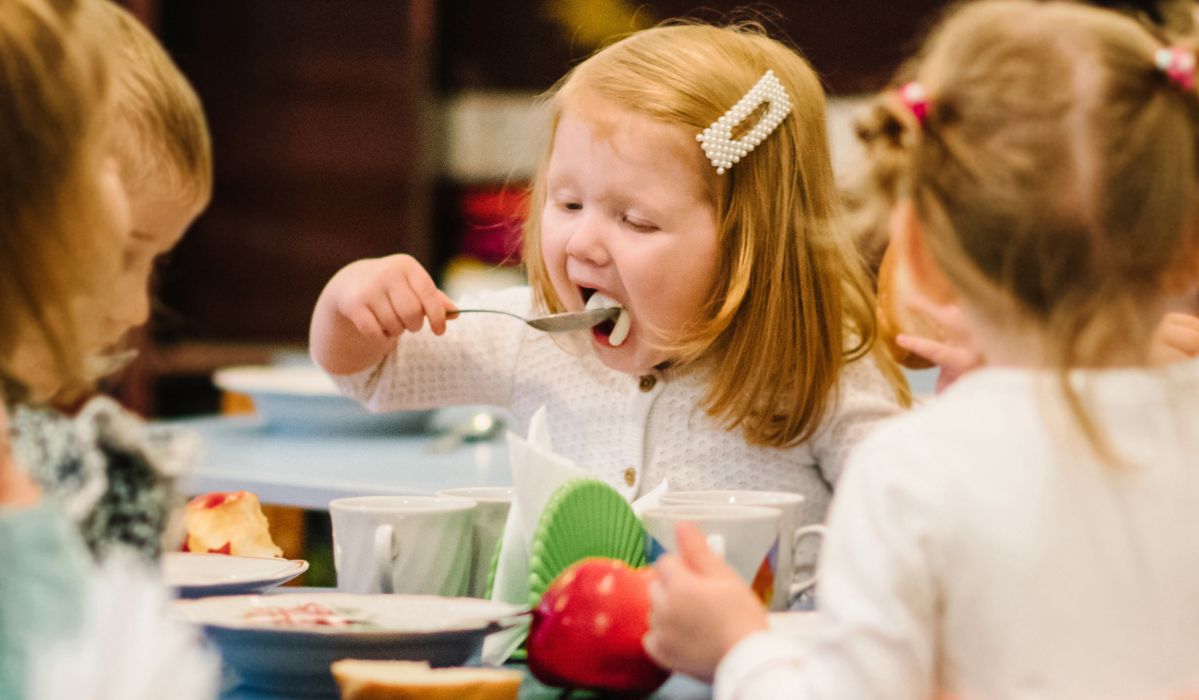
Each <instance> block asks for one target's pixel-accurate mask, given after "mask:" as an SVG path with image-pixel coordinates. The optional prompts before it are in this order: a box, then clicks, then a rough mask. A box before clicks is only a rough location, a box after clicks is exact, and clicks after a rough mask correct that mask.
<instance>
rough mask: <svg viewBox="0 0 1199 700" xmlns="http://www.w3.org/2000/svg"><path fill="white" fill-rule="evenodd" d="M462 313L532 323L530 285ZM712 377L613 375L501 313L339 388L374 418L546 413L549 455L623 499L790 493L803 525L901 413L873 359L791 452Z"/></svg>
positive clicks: (407, 346)
mask: <svg viewBox="0 0 1199 700" xmlns="http://www.w3.org/2000/svg"><path fill="white" fill-rule="evenodd" d="M459 305H460V306H461V307H462V308H491V309H500V310H504V311H509V312H511V313H515V314H518V315H522V316H529V315H530V314H532V313H534V312H533V302H532V297H531V294H530V291H529V289H528V287H515V288H511V289H506V290H503V291H500V292H485V293H479V294H477V295H474V296H473V297H471V298H464V299H462V300H461V301H460V303H459ZM706 378H707V373H705V372H703V371H701V370H696V369H691V370H666V371H654V372H652V373H650V374H646V375H643V376H633V375H629V374H625V373H622V372H617V371H614V370H611V369H608V368H607V367H605V366H604V365H603V364H601V363H600V362H599V360H598V359H597V358H596V357H595V355H594V354H593V353H592V352H591V351H590V350H589V349H587V348H586V347H585V346H582V345H581V344H580V343H578V342H574V343H572V342H571V341H570V340H563V339H562V338H561V337H560V336H559V337H554V336H551V335H549V334H545V333H542V332H540V331H536V330H532V329H530V328H528V327H527V326H525V325H524V324H522V323H520V322H519V321H517V320H515V319H511V318H506V317H503V316H498V315H495V314H464V315H462V316H461V317H460V318H458V319H456V320H454V321H452V322H450V323H449V324H448V329H447V331H446V333H445V334H444V335H443V336H440V337H438V336H435V335H433V333H432V332H430V331H429V330H428V329H427V328H426V329H424V330H422V331H421V332H419V333H415V334H405V335H404V336H403V337H402V338H401V339H400V341H399V344H398V345H397V348H396V350H395V352H393V353H391V354H390V355H388V356H387V357H385V358H384V359H383V360H382V361H381V362H380V363H379V364H378V365H376V366H374V367H371V368H368V369H366V370H363V371H361V372H359V373H356V374H353V375H347V376H340V377H334V380H335V381H336V382H337V384H338V386H339V387H340V388H341V390H342V391H343V392H344V393H346V394H348V395H350V396H353V397H354V398H356V399H358V400H359V401H361V402H362V403H364V404H366V406H368V407H369V408H370V409H371V410H374V411H396V410H408V409H417V408H439V407H444V406H452V405H459V404H492V405H497V406H503V407H505V408H507V409H509V410H510V411H511V412H512V413H513V414H514V415H515V416H516V418H517V420H518V421H519V423H520V425H518V426H513V429H514V430H517V431H518V432H521V433H522V434H523V433H524V432H525V431H526V430H527V427H528V421H529V419H530V418H531V417H532V415H533V413H534V412H535V411H536V410H537V409H538V408H540V407H541V406H545V407H547V409H548V417H549V424H550V434H551V435H552V439H553V447H554V451H555V452H557V453H559V454H561V455H563V456H565V457H568V458H570V459H572V460H574V461H575V462H576V463H577V464H579V465H580V466H582V467H584V468H586V469H588V470H590V471H591V472H592V473H594V474H595V475H596V476H597V477H598V478H600V479H603V480H604V481H605V482H607V483H609V484H611V485H612V486H613V487H615V488H617V489H618V490H619V491H620V492H621V493H622V494H624V496H625V497H626V498H629V499H632V498H635V497H636V496H637V495H638V494H640V493H643V492H645V491H647V490H649V489H652V488H653V487H654V486H656V485H657V484H659V483H660V482H661V481H662V480H663V479H666V480H667V481H668V484H669V488H670V490H672V491H674V490H691V489H756V490H770V491H788V492H792V493H799V494H802V495H803V496H804V497H805V499H806V500H805V502H804V506H803V512H802V514H801V520H802V522H801V524H807V523H813V522H820V521H822V520H823V519H824V514H825V511H826V510H827V508H828V502H829V498H830V496H831V492H832V487H833V484H835V483H836V481H837V478H838V476H839V475H840V473H841V467H842V465H843V464H844V462H845V459H846V457H847V455H848V453H849V450H850V448H851V447H852V446H853V445H854V444H855V443H857V442H858V441H859V440H860V439H861V438H862V437H863V436H864V435H865V434H866V432H867V431H868V430H869V429H870V428H871V427H872V426H873V425H874V424H875V423H877V422H878V421H879V420H881V419H883V418H886V417H888V416H892V415H895V414H896V413H898V412H899V411H900V407H899V405H898V403H897V401H896V398H895V395H894V391H893V389H892V388H891V386H890V385H889V384H888V382H887V381H886V379H885V378H884V377H883V375H882V373H881V372H880V371H879V369H878V367H877V366H876V365H875V364H874V363H873V361H872V360H869V359H866V360H862V361H859V362H854V363H852V364H851V365H849V366H848V367H847V368H846V369H845V371H844V372H843V374H842V378H841V382H840V387H839V391H838V396H837V402H836V404H835V406H834V407H832V410H830V411H829V412H828V413H827V414H826V417H825V419H824V422H823V423H822V425H821V426H820V428H819V430H818V431H817V432H816V434H815V436H814V437H813V438H812V439H810V440H808V441H807V442H805V443H803V444H800V445H797V446H795V447H790V448H785V449H779V448H773V447H761V446H755V445H750V444H749V443H747V442H746V440H745V438H744V436H743V435H742V433H741V431H740V429H737V430H732V431H730V430H728V429H726V428H724V427H722V426H721V425H720V422H719V421H718V420H717V419H716V418H714V417H712V416H710V415H708V414H707V413H706V412H705V411H704V410H703V408H702V407H701V405H700V402H701V400H702V398H703V396H704V393H705V389H706V385H705V380H706ZM806 542H811V538H809V539H808V540H807V541H806ZM815 552H816V546H815V543H814V542H812V543H811V545H810V546H809V547H808V548H807V552H806V553H805V554H804V556H802V557H800V561H798V562H797V563H799V564H801V565H802V564H809V565H810V564H811V563H812V558H813V557H814V556H815ZM801 568H803V567H802V566H801Z"/></svg>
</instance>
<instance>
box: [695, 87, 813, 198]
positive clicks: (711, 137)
mask: <svg viewBox="0 0 1199 700" xmlns="http://www.w3.org/2000/svg"><path fill="white" fill-rule="evenodd" d="M764 103H765V104H768V105H769V106H768V107H767V109H766V114H763V115H762V118H761V119H759V120H758V123H757V124H754V125H753V127H752V128H750V130H749V131H747V132H745V133H744V134H742V135H741V138H738V139H734V138H733V127H735V126H737V125H738V124H740V123H741V122H742V121H744V120H745V118H746V117H748V116H749V115H751V114H753V112H754V110H756V109H757V108H758V107H760V106H762V104H764ZM790 113H791V97H790V96H789V95H787V90H786V89H785V88H784V87H783V84H782V83H780V82H779V79H778V78H776V77H775V75H774V71H772V70H768V71H766V73H765V74H763V75H762V77H761V78H760V79H759V80H758V82H757V83H755V84H754V86H753V87H752V88H750V89H749V92H747V93H745V95H744V96H743V97H742V98H741V99H740V100H737V104H735V105H733V108H732V109H730V110H729V111H727V112H725V113H724V114H723V115H722V116H721V117H720V118H719V119H717V120H716V121H714V122H712V125H711V126H709V127H708V128H707V129H704V130H703V132H702V133H700V134H697V135H696V136H695V140H696V141H699V142H700V144H701V145H702V147H703V149H704V155H705V156H707V157H708V160H710V161H712V165H713V167H715V168H716V174H717V175H724V173H725V171H726V170H728V169H729V168H731V167H733V163H736V162H737V161H739V160H741V159H742V158H744V157H745V156H746V155H747V154H748V153H749V152H750V151H752V150H754V148H755V147H757V145H758V144H759V143H762V141H763V140H764V139H765V138H766V137H767V136H770V134H771V133H772V132H773V131H774V130H775V129H776V128H777V127H778V125H779V124H780V123H781V122H782V121H783V120H784V119H786V118H787V115H788V114H790Z"/></svg>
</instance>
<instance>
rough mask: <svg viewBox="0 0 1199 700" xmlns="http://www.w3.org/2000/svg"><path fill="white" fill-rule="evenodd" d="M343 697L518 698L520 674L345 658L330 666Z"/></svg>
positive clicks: (366, 699)
mask: <svg viewBox="0 0 1199 700" xmlns="http://www.w3.org/2000/svg"><path fill="white" fill-rule="evenodd" d="M329 668H330V670H331V671H332V672H333V677H334V678H336V679H337V685H338V686H339V687H340V688H341V697H342V700H410V699H413V700H416V699H420V700H516V697H517V693H518V692H519V690H520V681H521V673H520V672H519V671H511V670H507V669H498V668H430V667H429V664H428V663H426V662H424V661H360V660H358V659H344V660H342V661H334V662H333V664H332V665H331V666H330V667H329Z"/></svg>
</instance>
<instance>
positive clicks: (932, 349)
mask: <svg viewBox="0 0 1199 700" xmlns="http://www.w3.org/2000/svg"><path fill="white" fill-rule="evenodd" d="M895 344H896V345H898V346H899V347H901V348H903V349H904V350H908V351H909V352H914V353H916V354H917V355H920V356H921V357H923V358H925V359H926V360H928V361H929V362H932V363H933V364H935V365H938V366H939V367H941V368H942V369H945V370H948V371H950V372H951V373H952V374H953V375H954V376H957V375H961V374H964V373H965V372H967V371H969V370H971V369H973V368H975V367H977V366H979V365H981V364H982V357H981V356H980V355H979V354H978V353H976V352H975V351H974V350H973V349H971V348H967V347H961V346H955V345H951V344H949V343H942V342H940V341H937V340H932V339H931V338H921V337H920V336H915V335H907V334H906V333H900V334H899V335H897V336H895Z"/></svg>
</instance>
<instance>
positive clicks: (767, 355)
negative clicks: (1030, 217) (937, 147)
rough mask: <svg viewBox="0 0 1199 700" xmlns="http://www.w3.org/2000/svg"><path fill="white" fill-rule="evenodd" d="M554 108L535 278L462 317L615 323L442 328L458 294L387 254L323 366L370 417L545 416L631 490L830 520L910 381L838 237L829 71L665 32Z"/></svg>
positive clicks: (581, 76)
mask: <svg viewBox="0 0 1199 700" xmlns="http://www.w3.org/2000/svg"><path fill="white" fill-rule="evenodd" d="M548 104H549V107H550V110H551V112H552V123H551V137H550V140H549V145H548V148H547V151H546V153H545V155H544V157H543V159H542V162H541V164H540V166H539V169H538V171H537V175H536V177H535V180H534V183H533V187H532V196H531V203H530V215H529V217H528V219H527V222H526V225H525V249H524V254H525V261H526V264H527V265H528V267H529V286H528V287H519V288H513V289H508V290H504V291H502V292H492V293H488V294H480V295H479V296H477V297H475V298H472V299H463V300H461V303H462V306H463V308H466V307H470V308H491V309H496V310H501V311H506V312H509V313H513V314H516V315H518V316H522V317H525V318H530V317H535V316H541V315H544V314H547V313H559V312H564V311H579V310H583V309H594V308H604V307H614V308H617V309H618V313H617V315H616V318H615V319H613V320H609V321H606V322H603V323H600V324H599V325H596V326H595V327H594V328H591V329H589V330H585V331H582V332H576V333H574V334H557V335H550V334H546V333H542V332H539V331H537V330H533V329H530V328H527V327H526V326H525V325H523V324H521V323H520V322H519V321H517V320H515V319H510V318H506V317H504V316H499V315H494V314H463V315H462V316H461V317H458V318H454V319H453V320H452V321H451V322H449V323H447V318H448V317H449V316H453V315H454V311H455V310H456V309H457V306H456V305H455V303H454V302H452V301H451V300H450V299H449V298H448V297H447V296H446V295H445V294H444V293H442V292H441V291H440V290H438V289H437V287H436V286H435V284H434V282H433V280H432V278H431V277H430V275H429V274H428V272H426V271H425V270H424V269H423V268H422V267H421V266H420V265H419V264H418V263H417V262H416V261H415V260H414V259H413V258H411V257H409V256H407V255H393V256H389V257H384V258H379V259H368V260H360V261H357V262H354V263H351V264H350V265H348V266H346V267H345V268H343V269H342V270H341V271H339V272H338V273H337V274H336V275H335V276H334V277H333V278H332V280H330V282H329V283H328V285H327V286H326V288H325V290H324V291H323V293H322V294H321V297H320V299H319V301H318V302H317V305H316V309H315V312H314V314H313V319H312V327H311V338H310V340H311V352H312V355H313V357H314V359H315V360H316V361H317V362H318V363H319V364H320V365H321V366H322V367H323V368H324V369H325V370H326V371H328V372H329V373H330V374H332V375H333V376H334V378H335V379H336V381H337V382H338V384H339V386H340V387H341V388H342V390H343V391H345V392H346V393H348V394H349V395H351V396H353V397H355V398H357V399H358V400H360V401H362V402H363V403H365V404H366V405H368V406H369V407H370V408H371V409H373V410H379V411H388V410H399V409H412V408H429V407H440V406H447V405H452V404H463V403H489V404H495V405H501V406H506V407H508V408H509V409H511V410H512V412H513V413H514V414H515V415H516V416H517V418H518V419H519V420H521V421H522V422H523V423H527V421H528V420H529V418H530V417H531V416H532V415H533V413H534V412H535V411H536V410H537V409H538V408H540V407H541V406H546V407H547V408H548V418H549V423H550V428H551V433H552V434H553V436H554V449H555V451H557V452H558V453H560V454H562V455H564V456H566V457H568V458H570V459H572V460H574V461H575V462H577V463H578V464H580V465H582V466H584V467H585V468H587V469H589V470H590V471H591V472H593V473H594V474H595V476H596V477H598V478H600V479H603V480H604V481H606V482H608V483H609V484H611V485H612V486H614V487H616V488H617V489H618V490H620V491H621V492H622V493H623V494H624V495H625V496H626V497H629V498H632V497H634V496H636V495H637V494H639V493H643V492H645V491H647V490H649V489H651V488H653V487H654V486H656V485H658V484H660V483H661V482H662V481H663V480H667V481H668V483H669V485H670V487H671V488H676V489H718V488H739V489H762V490H779V491H790V492H795V493H801V494H803V495H805V496H806V501H805V504H804V509H805V511H804V514H803V518H804V520H805V521H806V522H818V521H820V520H822V519H823V517H824V511H825V508H826V506H827V504H828V501H829V497H830V495H831V491H832V488H833V485H834V484H835V483H836V481H837V478H838V476H839V475H840V472H841V466H842V464H843V462H844V461H845V457H846V455H847V454H848V452H849V448H850V447H851V446H852V445H853V444H854V443H856V442H857V441H858V440H859V439H860V438H861V437H862V436H863V435H865V433H866V432H867V430H868V429H869V428H871V427H872V426H873V425H874V424H875V423H876V422H877V421H879V420H880V419H882V418H885V417H887V416H891V415H894V414H896V413H897V412H899V411H900V408H901V404H902V403H903V402H904V401H905V400H906V385H905V384H904V383H903V381H902V379H900V378H899V375H898V374H897V372H896V370H895V368H894V366H893V365H892V364H890V363H889V361H887V360H883V359H881V357H880V355H878V354H877V353H876V352H875V351H874V349H873V340H874V334H875V333H874V321H873V297H872V294H871V291H870V286H869V283H868V281H867V280H866V278H865V275H864V272H863V270H862V269H861V267H860V264H859V262H858V261H857V259H856V257H855V256H854V254H853V253H852V251H851V250H850V249H849V246H848V244H846V243H843V241H842V240H841V237H840V236H839V235H838V231H837V227H836V194H835V190H834V184H833V177H832V167H831V164H830V159H829V153H828V145H827V140H826V134H825V108H824V96H823V92H822V90H821V87H820V82H819V79H818V78H817V76H816V74H815V73H814V72H813V71H812V69H811V67H810V66H809V65H808V64H807V62H806V61H804V59H803V58H801V57H800V56H799V55H798V54H797V53H796V52H795V51H794V50H793V49H791V48H789V47H787V46H785V45H783V44H782V43H780V42H777V41H775V40H772V39H770V38H769V37H767V36H765V35H764V34H763V33H762V32H761V31H760V30H758V29H757V28H754V27H749V26H739V27H714V26H703V25H695V24H687V25H674V26H662V27H658V28H655V29H650V30H646V31H643V32H639V33H637V34H634V35H632V36H630V37H628V38H626V39H624V40H622V41H620V42H618V43H616V44H613V45H612V46H609V47H607V48H605V49H603V50H601V51H600V52H598V53H597V54H595V55H594V56H592V57H591V58H590V59H588V60H587V61H585V62H583V63H582V64H580V65H579V66H577V67H576V68H574V69H573V70H572V71H571V72H570V73H568V74H567V75H566V76H565V77H564V78H563V79H562V80H561V81H560V82H559V83H558V85H557V86H555V87H554V88H553V89H552V90H551V91H550V93H549V96H548ZM426 325H427V328H426ZM809 554H810V555H814V552H810V553H809ZM808 563H809V564H810V563H811V562H808Z"/></svg>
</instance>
